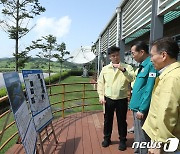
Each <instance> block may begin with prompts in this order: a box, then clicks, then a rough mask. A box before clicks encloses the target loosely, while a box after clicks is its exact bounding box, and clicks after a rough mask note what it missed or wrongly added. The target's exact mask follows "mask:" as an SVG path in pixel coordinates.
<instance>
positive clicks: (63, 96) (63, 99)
mask: <svg viewBox="0 0 180 154" xmlns="http://www.w3.org/2000/svg"><path fill="white" fill-rule="evenodd" d="M64 101H65V85H64V84H63V95H62V117H63V118H64Z"/></svg>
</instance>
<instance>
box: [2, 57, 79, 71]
mask: <svg viewBox="0 0 180 154" xmlns="http://www.w3.org/2000/svg"><path fill="white" fill-rule="evenodd" d="M51 68H52V69H51V70H52V71H53V72H59V70H60V64H59V62H57V61H51ZM75 68H78V66H76V65H74V64H72V63H69V62H64V63H63V69H75ZM14 69H15V58H0V71H1V72H2V71H3V72H4V71H12V70H14ZM23 69H42V70H44V71H46V70H48V60H47V59H42V58H30V59H29V61H28V62H27V63H26V64H25V68H23Z"/></svg>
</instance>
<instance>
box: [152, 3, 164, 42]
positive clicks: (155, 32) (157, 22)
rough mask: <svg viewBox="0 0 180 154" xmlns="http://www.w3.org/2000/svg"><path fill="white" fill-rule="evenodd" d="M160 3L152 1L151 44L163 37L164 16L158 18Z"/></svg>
mask: <svg viewBox="0 0 180 154" xmlns="http://www.w3.org/2000/svg"><path fill="white" fill-rule="evenodd" d="M158 1H159V0H152V16H151V30H150V43H151V42H153V41H155V40H157V39H159V38H161V37H163V28H164V26H163V22H164V16H158V15H157V13H158Z"/></svg>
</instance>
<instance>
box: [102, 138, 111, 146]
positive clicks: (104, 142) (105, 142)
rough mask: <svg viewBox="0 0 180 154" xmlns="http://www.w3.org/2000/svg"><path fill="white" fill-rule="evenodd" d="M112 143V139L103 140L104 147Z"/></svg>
mask: <svg viewBox="0 0 180 154" xmlns="http://www.w3.org/2000/svg"><path fill="white" fill-rule="evenodd" d="M110 144H111V140H104V141H103V142H102V147H108V146H109V145H110Z"/></svg>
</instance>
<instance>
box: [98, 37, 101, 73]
mask: <svg viewBox="0 0 180 154" xmlns="http://www.w3.org/2000/svg"><path fill="white" fill-rule="evenodd" d="M100 63H101V37H99V51H98V72H97V73H98V76H99V74H100V71H101V68H100Z"/></svg>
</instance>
